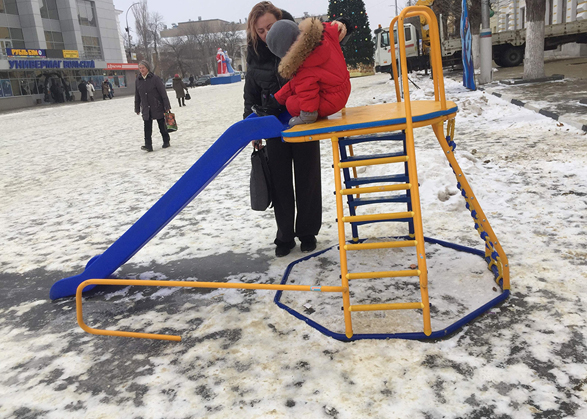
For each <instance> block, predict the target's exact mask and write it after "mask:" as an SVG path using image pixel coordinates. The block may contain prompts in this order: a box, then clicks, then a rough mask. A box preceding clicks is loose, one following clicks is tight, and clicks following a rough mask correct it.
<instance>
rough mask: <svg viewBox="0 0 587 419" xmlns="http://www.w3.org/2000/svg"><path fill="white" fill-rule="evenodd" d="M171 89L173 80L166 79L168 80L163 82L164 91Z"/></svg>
mask: <svg viewBox="0 0 587 419" xmlns="http://www.w3.org/2000/svg"><path fill="white" fill-rule="evenodd" d="M172 87H173V79H168V80H167V81H166V82H165V88H166V89H171V88H172Z"/></svg>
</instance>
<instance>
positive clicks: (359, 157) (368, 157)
mask: <svg viewBox="0 0 587 419" xmlns="http://www.w3.org/2000/svg"><path fill="white" fill-rule="evenodd" d="M399 156H405V153H404V152H403V151H397V152H395V153H383V154H365V155H355V156H348V157H346V158H341V159H340V161H341V163H344V162H348V161H357V160H373V159H386V158H389V157H399Z"/></svg>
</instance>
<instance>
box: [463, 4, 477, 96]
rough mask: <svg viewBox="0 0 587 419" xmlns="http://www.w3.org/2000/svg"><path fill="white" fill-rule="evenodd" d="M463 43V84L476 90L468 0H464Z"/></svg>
mask: <svg viewBox="0 0 587 419" xmlns="http://www.w3.org/2000/svg"><path fill="white" fill-rule="evenodd" d="M461 43H462V52H463V54H462V55H463V86H465V87H466V88H467V89H471V90H476V89H477V88H476V87H475V67H474V66H473V51H472V47H471V25H470V24H469V13H468V11H467V0H463V11H462V12H461Z"/></svg>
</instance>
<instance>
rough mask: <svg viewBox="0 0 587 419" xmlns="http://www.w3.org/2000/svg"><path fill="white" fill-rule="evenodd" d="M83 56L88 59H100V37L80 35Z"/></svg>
mask: <svg viewBox="0 0 587 419" xmlns="http://www.w3.org/2000/svg"><path fill="white" fill-rule="evenodd" d="M82 42H83V45H84V54H85V58H86V59H88V60H94V59H102V49H101V48H100V39H99V38H96V37H94V36H82Z"/></svg>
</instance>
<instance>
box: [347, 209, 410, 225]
mask: <svg viewBox="0 0 587 419" xmlns="http://www.w3.org/2000/svg"><path fill="white" fill-rule="evenodd" d="M413 216H414V213H413V212H412V211H410V212H392V213H386V214H367V215H349V216H348V217H342V221H344V222H345V223H355V222H361V221H381V220H397V219H400V218H412V217H413Z"/></svg>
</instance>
